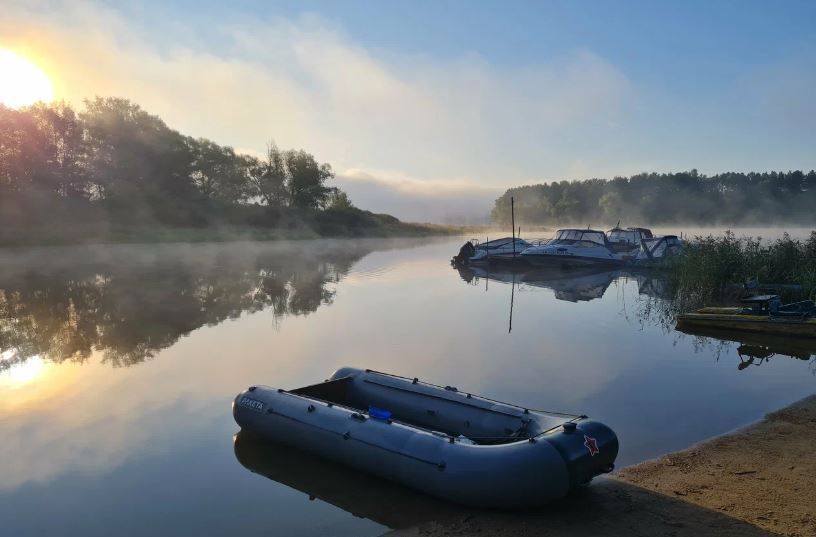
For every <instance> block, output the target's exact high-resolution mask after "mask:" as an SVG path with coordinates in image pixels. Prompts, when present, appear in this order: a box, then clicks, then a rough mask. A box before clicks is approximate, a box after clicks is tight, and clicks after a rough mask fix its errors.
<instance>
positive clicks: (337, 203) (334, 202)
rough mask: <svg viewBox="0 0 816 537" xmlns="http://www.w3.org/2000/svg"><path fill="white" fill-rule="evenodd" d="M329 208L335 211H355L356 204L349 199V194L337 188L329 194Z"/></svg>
mask: <svg viewBox="0 0 816 537" xmlns="http://www.w3.org/2000/svg"><path fill="white" fill-rule="evenodd" d="M327 208H328V209H331V210H334V211H347V210H349V209H354V204H353V203H351V199H349V197H348V194H346V193H345V192H343V191H342V190H340V189H339V188H337V187H335V188H332V189H331V192H330V193H329V200H328V203H327Z"/></svg>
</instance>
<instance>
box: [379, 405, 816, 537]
mask: <svg viewBox="0 0 816 537" xmlns="http://www.w3.org/2000/svg"><path fill="white" fill-rule="evenodd" d="M814 446H816V396H811V397H808V398H806V399H804V400H802V401H799V402H798V403H795V404H793V405H791V406H789V407H786V408H784V409H782V410H779V411H777V412H773V413H771V414H769V415H767V416H766V417H765V418H764V419H763V420H761V421H760V422H758V423H755V424H753V425H751V426H749V427H746V428H744V429H741V430H739V431H736V432H734V433H731V434H728V435H724V436H720V437H717V438H714V439H712V440H709V441H706V442H704V443H701V444H698V445H695V446H692V447H691V448H689V449H687V450H685V451H681V452H677V453H671V454H668V455H666V456H664V457H661V458H660V459H657V460H653V461H648V462H645V463H642V464H638V465H635V466H632V467H628V468H625V469H622V470H621V471H618V472H616V473H614V474H613V475H612V476H610V477H609V478H606V479H601V480H598V481H597V482H596V483H593V485H592V486H591V487H589V488H588V489H587V490H586V491H582V492H581V493H578V494H576V495H573V496H571V497H569V498H567V499H565V500H563V501H560V502H557V503H555V504H552V505H550V506H547V507H546V508H544V509H541V510H537V511H535V512H521V513H508V512H501V513H499V512H485V511H476V510H473V511H468V510H462V511H461V512H455V513H454V512H451V513H448V514H447V515H446V516H445V517H443V518H442V519H439V520H436V521H433V522H427V523H424V524H421V525H418V526H415V527H413V528H410V529H404V530H399V531H394V532H391V533H389V534H388V535H389V536H392V537H393V536H432V537H437V536H443V535H444V536H463V535H498V536H510V535H529V536H533V535H542V536H567V535H571V536H574V535H579V536H584V535H585V536H602V535H603V536H621V537H622V536H637V535H643V536H646V535H660V536H664V535H665V536H674V537H681V536H700V535H715V536H748V537H750V536H759V535H786V536H791V537H794V536H795V537H813V536H816V498H814V497H813V491H814V489H816V454H814Z"/></svg>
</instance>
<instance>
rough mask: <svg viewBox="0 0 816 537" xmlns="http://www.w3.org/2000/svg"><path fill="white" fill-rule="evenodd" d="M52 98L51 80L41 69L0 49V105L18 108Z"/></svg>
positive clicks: (10, 52) (16, 55)
mask: <svg viewBox="0 0 816 537" xmlns="http://www.w3.org/2000/svg"><path fill="white" fill-rule="evenodd" d="M53 98H54V90H53V88H52V87H51V80H49V79H48V75H46V74H45V73H44V72H43V71H42V69H40V68H39V67H37V66H36V65H35V64H33V63H32V62H30V61H28V60H27V59H26V58H24V57H22V56H20V55H18V54H15V53H14V52H12V51H10V50H8V49H4V48H0V104H4V105H6V106H8V107H10V108H20V107H23V106H28V105H30V104H34V103H36V102H37V101H44V102H49V101H51V100H52V99H53Z"/></svg>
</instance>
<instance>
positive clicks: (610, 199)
mask: <svg viewBox="0 0 816 537" xmlns="http://www.w3.org/2000/svg"><path fill="white" fill-rule="evenodd" d="M511 197H512V198H514V201H515V212H516V221H517V222H520V223H522V224H527V225H535V224H542V225H561V224H575V225H582V226H587V225H590V224H594V225H600V224H614V223H615V222H617V221H621V222H622V223H623V224H624V225H639V224H642V225H660V224H701V225H717V224H729V225H731V224H735V225H739V224H743V225H753V224H761V225H767V224H774V223H784V224H807V225H811V224H812V223H813V210H814V207H815V206H816V171H813V170H811V171H810V172H808V173H804V172H802V171H788V172H762V173H759V172H750V173H741V172H727V173H721V174H717V175H711V176H707V175H704V174H701V173H698V171H697V170H691V171H686V172H679V173H641V174H637V175H632V176H631V177H615V178H614V179H611V180H608V179H587V180H583V181H554V182H552V183H548V184H538V185H529V186H520V187H515V188H510V189H508V190H507V191H506V192H505V193H504V194H503V195H502V196H501V197H500V198H498V199H497V200H496V203H495V205H494V207H493V210H492V212H491V217H492V219H493V221H494V222H495V223H497V224H502V225H506V224H509V222H510V198H511Z"/></svg>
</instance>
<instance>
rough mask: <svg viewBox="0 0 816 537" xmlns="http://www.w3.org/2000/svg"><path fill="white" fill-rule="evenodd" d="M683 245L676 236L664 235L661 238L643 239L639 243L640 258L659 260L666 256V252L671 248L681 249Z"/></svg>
mask: <svg viewBox="0 0 816 537" xmlns="http://www.w3.org/2000/svg"><path fill="white" fill-rule="evenodd" d="M682 246H683V243H682V241H681V240H680V239H678V238H677V235H665V236H663V237H652V238H650V239H643V241H642V242H641V243H640V249H641V253H642V254H643V255H642V256H640V255H639V257H643V258H645V259H652V258H655V259H659V258H662V257H664V256H665V255H666V252H667V251H669V252H670V251H671V250H672V249H673V248H675V249H676V248H681V247H682Z"/></svg>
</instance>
